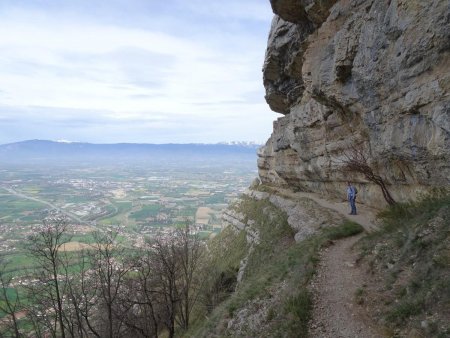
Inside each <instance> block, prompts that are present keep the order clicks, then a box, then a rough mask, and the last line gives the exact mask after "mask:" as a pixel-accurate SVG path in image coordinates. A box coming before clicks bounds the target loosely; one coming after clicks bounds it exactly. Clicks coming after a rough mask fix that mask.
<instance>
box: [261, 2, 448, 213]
mask: <svg viewBox="0 0 450 338" xmlns="http://www.w3.org/2000/svg"><path fill="white" fill-rule="evenodd" d="M271 5H272V9H273V11H274V13H275V16H274V18H273V22H272V27H271V31H270V35H269V39H268V47H267V51H266V57H265V62H264V67H263V77H264V86H265V88H266V100H267V103H268V104H269V106H270V107H271V109H272V110H274V111H276V112H278V113H281V114H283V115H284V116H282V117H280V118H279V119H278V120H277V121H275V122H274V130H273V134H272V135H271V137H270V139H269V140H268V141H267V143H266V145H265V146H264V147H263V148H261V149H260V151H259V159H258V167H259V175H260V178H261V180H262V182H263V183H266V184H277V185H280V184H283V185H287V186H289V187H291V188H292V189H299V190H314V191H319V192H322V193H326V194H327V195H336V196H337V195H341V196H342V194H343V191H344V185H345V181H346V180H347V179H349V177H348V174H347V175H346V174H344V173H343V171H342V170H341V169H342V165H343V164H342V163H343V162H342V159H343V156H344V155H345V153H346V151H348V149H349V148H350V147H351V146H352V145H356V146H358V147H361V149H363V150H364V151H365V152H366V153H367V154H368V155H369V162H370V165H371V166H372V167H373V169H374V170H375V171H376V172H377V173H379V174H380V175H381V176H382V177H383V179H384V180H385V181H386V182H387V184H388V185H389V190H390V191H391V193H392V194H393V196H394V197H395V198H396V199H397V200H400V201H401V200H405V199H407V198H410V197H414V196H416V195H417V194H418V193H420V192H423V191H427V190H429V189H430V188H433V187H442V186H444V187H449V186H450V100H449V89H450V57H449V56H450V3H449V1H448V0H428V1H422V0H375V1H374V0H338V1H336V0H321V1H319V0H271ZM350 179H352V180H354V181H357V182H358V186H359V187H360V189H359V191H360V193H359V195H358V196H360V199H359V200H360V201H362V202H370V203H372V204H375V203H376V204H377V205H380V206H382V205H383V203H384V201H383V198H382V195H381V191H379V189H378V188H377V187H376V186H374V185H372V184H370V183H369V182H367V181H366V180H364V177H363V176H358V175H354V176H353V175H352V177H351V178H350Z"/></svg>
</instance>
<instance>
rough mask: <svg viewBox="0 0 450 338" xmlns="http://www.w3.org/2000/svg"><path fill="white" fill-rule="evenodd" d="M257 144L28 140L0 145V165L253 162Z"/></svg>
mask: <svg viewBox="0 0 450 338" xmlns="http://www.w3.org/2000/svg"><path fill="white" fill-rule="evenodd" d="M259 147H260V145H256V144H253V143H232V144H140V143H117V144H92V143H81V142H67V141H64V142H61V141H56V142H55V141H46V140H29V141H22V142H16V143H9V144H3V145H0V164H1V163H6V164H8V163H13V164H14V163H23V162H26V163H48V162H55V163H57V162H80V161H81V162H108V163H110V162H111V163H114V162H118V161H132V162H136V161H137V162H148V161H151V162H155V161H163V162H174V161H188V162H190V161H214V160H216V161H217V160H223V159H227V160H233V159H234V160H237V161H247V160H251V161H255V160H256V150H257V149H258V148H259Z"/></svg>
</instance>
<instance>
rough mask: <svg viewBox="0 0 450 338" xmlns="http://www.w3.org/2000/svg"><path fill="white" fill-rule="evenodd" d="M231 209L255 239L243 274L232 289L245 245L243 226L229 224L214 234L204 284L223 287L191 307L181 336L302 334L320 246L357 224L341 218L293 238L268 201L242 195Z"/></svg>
mask: <svg viewBox="0 0 450 338" xmlns="http://www.w3.org/2000/svg"><path fill="white" fill-rule="evenodd" d="M236 209H237V211H239V212H241V213H243V214H244V215H246V218H247V221H253V222H254V223H253V224H252V227H253V228H255V229H257V230H259V234H260V243H259V244H258V245H256V246H254V249H253V251H252V252H251V254H250V255H249V256H248V263H247V267H246V270H245V275H244V277H243V280H242V282H241V283H240V284H239V285H238V287H237V289H236V290H235V291H234V292H233V290H234V288H235V285H236V275H237V272H238V269H239V264H240V261H241V260H242V259H243V258H244V257H245V256H246V255H247V252H248V249H249V245H248V244H247V242H246V239H245V236H246V234H245V231H240V232H234V231H233V230H232V229H231V228H230V227H229V228H227V229H225V230H224V231H223V232H222V233H221V234H220V235H218V236H217V237H216V238H215V239H214V241H213V242H212V243H211V245H210V248H211V257H212V258H211V262H210V263H209V268H208V269H207V271H208V276H209V278H208V281H207V282H206V284H207V285H210V287H209V288H207V289H209V290H216V289H217V288H216V286H217V285H221V286H222V289H223V290H224V292H223V293H222V294H221V297H219V299H216V302H215V303H214V302H209V306H204V307H203V308H199V309H197V311H196V317H197V320H196V321H195V322H194V323H193V325H192V327H191V329H190V331H189V332H187V333H186V334H185V336H186V337H214V336H215V337H222V336H227V335H232V336H255V337H256V336H258V337H302V336H306V334H307V327H308V325H307V324H308V320H309V318H310V311H311V298H310V294H309V292H308V290H307V288H306V286H307V285H308V283H309V281H310V278H311V277H312V275H313V274H314V271H315V266H316V263H317V261H318V256H317V255H318V251H319V249H320V247H321V246H323V245H325V244H326V243H327V242H328V241H329V240H330V239H337V238H341V237H345V236H349V235H352V234H356V233H359V232H361V231H362V228H361V227H360V226H359V225H357V224H355V223H350V222H347V223H345V224H343V225H342V226H340V227H337V228H332V229H328V230H326V231H324V232H323V233H321V234H318V235H315V236H312V237H311V238H309V239H308V240H305V241H303V242H301V243H296V242H295V241H294V239H293V237H294V233H293V231H292V229H291V228H290V226H289V225H288V223H287V215H286V214H285V213H284V212H282V211H281V210H279V209H277V208H276V207H275V206H274V205H273V204H271V203H270V202H269V201H267V200H262V201H255V200H253V199H250V198H244V199H243V200H242V202H241V203H240V204H239V205H238V206H236ZM218 281H220V282H218ZM211 285H212V286H214V287H211ZM205 298H206V299H209V298H213V297H211V295H209V297H204V298H203V300H205ZM211 303H214V304H211ZM230 320H232V324H231V326H230V327H228V325H229V322H230ZM252 323H253V324H254V325H252ZM255 323H256V324H255Z"/></svg>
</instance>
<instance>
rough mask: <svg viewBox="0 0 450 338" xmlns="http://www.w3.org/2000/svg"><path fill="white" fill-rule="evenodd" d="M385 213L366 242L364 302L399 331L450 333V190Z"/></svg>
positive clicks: (401, 333) (433, 334) (409, 333)
mask: <svg viewBox="0 0 450 338" xmlns="http://www.w3.org/2000/svg"><path fill="white" fill-rule="evenodd" d="M380 216H381V217H382V220H383V223H384V226H383V228H382V229H381V230H380V231H378V232H376V233H374V234H371V235H369V236H367V237H366V238H365V239H364V241H363V242H362V244H361V249H362V256H363V262H365V263H366V264H367V266H368V269H369V271H370V272H371V273H372V278H371V279H370V280H369V283H368V289H367V290H361V294H360V295H358V296H359V297H360V298H361V302H367V303H368V304H369V306H372V307H373V309H374V311H373V312H374V313H376V314H377V316H378V320H379V321H380V322H381V323H383V324H384V325H387V326H388V327H390V328H391V329H392V333H391V334H392V335H394V336H395V335H397V336H409V337H412V336H426V337H450V195H443V194H441V195H439V194H435V195H434V196H432V197H427V198H425V199H423V200H422V201H421V202H417V203H410V204H402V205H398V206H396V207H395V208H391V209H389V210H387V211H385V212H383V213H382V214H381V215H380Z"/></svg>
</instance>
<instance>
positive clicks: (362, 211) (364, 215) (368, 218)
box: [277, 189, 377, 231]
mask: <svg viewBox="0 0 450 338" xmlns="http://www.w3.org/2000/svg"><path fill="white" fill-rule="evenodd" d="M277 193H278V194H280V195H282V196H283V195H284V196H287V197H289V198H290V199H296V198H297V199H298V198H305V197H306V198H309V199H311V200H313V201H314V202H316V203H317V204H319V205H320V206H322V207H324V208H328V209H331V210H334V211H337V212H338V213H339V214H341V215H343V216H344V217H345V218H347V219H348V220H351V221H354V222H356V223H358V224H361V225H362V226H363V227H364V229H365V230H366V231H372V230H374V229H376V228H377V224H376V213H377V210H376V209H373V208H369V207H367V206H365V205H363V204H360V203H357V209H358V215H349V214H348V213H349V209H350V207H349V205H348V203H347V202H333V201H328V200H325V199H324V198H323V197H322V196H320V195H319V194H314V193H308V192H291V191H289V190H285V189H277Z"/></svg>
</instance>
